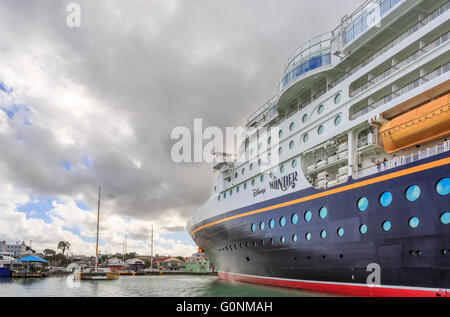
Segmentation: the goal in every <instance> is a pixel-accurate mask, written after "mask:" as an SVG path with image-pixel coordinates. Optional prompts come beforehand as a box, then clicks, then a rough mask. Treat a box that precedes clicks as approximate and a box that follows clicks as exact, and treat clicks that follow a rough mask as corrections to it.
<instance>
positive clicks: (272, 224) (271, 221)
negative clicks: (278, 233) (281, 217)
mask: <svg viewBox="0 0 450 317" xmlns="http://www.w3.org/2000/svg"><path fill="white" fill-rule="evenodd" d="M274 227H275V220H273V219H270V221H269V228H270V229H273V228H274Z"/></svg>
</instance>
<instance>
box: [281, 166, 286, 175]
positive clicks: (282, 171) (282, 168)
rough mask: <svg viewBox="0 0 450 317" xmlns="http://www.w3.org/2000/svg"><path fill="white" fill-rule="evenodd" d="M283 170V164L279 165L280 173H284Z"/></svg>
mask: <svg viewBox="0 0 450 317" xmlns="http://www.w3.org/2000/svg"><path fill="white" fill-rule="evenodd" d="M284 170H285V167H284V165H281V167H280V173H281V174H283V173H284Z"/></svg>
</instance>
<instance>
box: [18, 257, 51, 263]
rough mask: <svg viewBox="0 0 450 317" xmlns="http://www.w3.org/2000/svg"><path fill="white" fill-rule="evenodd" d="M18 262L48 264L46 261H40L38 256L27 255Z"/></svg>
mask: <svg viewBox="0 0 450 317" xmlns="http://www.w3.org/2000/svg"><path fill="white" fill-rule="evenodd" d="M17 261H19V262H42V263H48V261H45V260H44V259H41V258H40V257H38V256H35V255H29V256H26V257H24V258H21V259H18V260H17Z"/></svg>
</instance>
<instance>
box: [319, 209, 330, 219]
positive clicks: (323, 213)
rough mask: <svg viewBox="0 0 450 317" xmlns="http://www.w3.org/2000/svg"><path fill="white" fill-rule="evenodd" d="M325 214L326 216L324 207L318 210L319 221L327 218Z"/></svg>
mask: <svg viewBox="0 0 450 317" xmlns="http://www.w3.org/2000/svg"><path fill="white" fill-rule="evenodd" d="M327 214H328V210H327V208H326V207H322V208H320V210H319V217H320V219H325V218H326V217H327Z"/></svg>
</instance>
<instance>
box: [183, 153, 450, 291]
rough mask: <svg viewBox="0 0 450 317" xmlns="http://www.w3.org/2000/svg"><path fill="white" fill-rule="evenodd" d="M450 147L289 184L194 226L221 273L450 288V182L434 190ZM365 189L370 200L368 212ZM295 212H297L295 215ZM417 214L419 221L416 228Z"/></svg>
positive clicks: (251, 278)
mask: <svg viewBox="0 0 450 317" xmlns="http://www.w3.org/2000/svg"><path fill="white" fill-rule="evenodd" d="M449 153H450V152H445V153H442V154H439V155H436V156H432V157H429V158H427V159H423V160H418V161H416V162H411V163H409V164H406V165H402V166H400V167H397V168H393V169H389V170H386V171H380V172H379V173H377V174H374V175H371V176H369V177H366V178H361V179H358V180H352V179H349V181H348V182H347V183H345V184H343V185H341V186H337V187H335V188H332V189H324V190H316V189H315V188H313V187H311V188H308V189H303V190H299V191H297V192H292V193H290V194H287V195H284V196H280V197H277V198H274V199H271V200H268V201H264V202H261V203H257V204H254V205H249V206H245V207H242V208H239V209H236V210H232V211H230V212H226V213H223V214H221V215H218V216H215V217H212V218H209V219H206V220H204V221H202V222H200V223H196V224H191V227H190V228H188V229H189V231H190V232H191V236H192V238H193V239H194V241H195V242H196V243H197V245H198V246H199V247H201V248H202V249H203V251H204V252H205V254H206V255H207V256H208V258H209V259H210V260H211V261H212V263H213V264H214V265H215V267H216V270H217V271H219V275H220V277H221V278H223V279H231V280H240V281H246V282H252V283H260V284H267V285H276V286H286V287H295V288H302V289H308V290H317V291H328V292H333V293H338V294H346V295H363V296H385V295H386V296H397V295H398V296H401V295H406V296H415V295H417V296H450V227H449V224H447V223H446V221H448V220H446V219H444V218H446V217H448V212H449V210H450V195H448V188H447V189H446V190H447V192H442V190H441V192H440V193H439V192H438V190H437V184H438V182H439V181H440V180H443V179H444V180H445V179H447V182H446V184H447V185H446V186H449V185H448V177H450V157H449ZM441 183H442V182H441ZM411 185H416V186H418V188H419V189H420V194H419V196H418V197H417V199H416V200H414V201H409V200H408V199H407V195H406V191H407V189H408V188H409V187H410V186H411ZM444 190H445V189H444ZM385 192H389V193H391V195H392V201H391V203H390V204H389V205H388V206H386V207H384V206H382V205H381V204H380V195H382V194H383V193H385ZM442 193H444V194H442ZM364 197H365V198H366V199H367V202H368V205H367V206H364V207H365V210H364V211H361V210H360V209H359V208H358V202H359V201H360V199H361V198H364ZM322 207H326V209H327V214H326V215H325V217H324V219H322V218H321V217H320V215H319V210H321V208H322ZM307 211H311V213H312V218H311V220H310V221H309V222H307V221H306V220H305V217H304V215H305V212H307ZM446 213H447V214H446ZM293 215H297V216H298V219H297V218H296V217H295V216H294V218H295V219H294V221H292V217H293ZM322 216H323V214H322ZM283 217H284V218H283ZM414 217H415V219H416V220H418V225H417V223H415V224H414V226H415V227H412V226H411V225H410V220H411V219H412V218H414ZM272 219H273V220H274V221H273V222H272V223H274V226H273V228H271V226H270V222H271V220H272ZM280 219H285V224H284V226H282V225H281V224H282V222H283V221H281V223H280ZM296 220H297V221H296ZM261 222H263V223H264V228H263V229H262V230H261V227H260V224H261ZM293 222H294V223H295V224H293ZM386 222H389V224H390V226H387V225H385V223H386ZM363 225H365V226H366V228H365V229H366V230H361V226H363ZM383 226H385V229H389V230H387V231H386V230H385V229H384V228H383ZM252 227H253V228H252ZM253 230H254V232H253ZM362 231H363V232H365V233H362ZM323 232H326V236H325V235H324V234H323ZM341 235H342V236H341ZM307 238H309V240H308V239H307ZM377 266H378V268H379V277H378V278H379V279H378V280H377V278H376V276H375V275H374V274H376V273H377V272H376V271H377V269H376V267H377Z"/></svg>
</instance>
